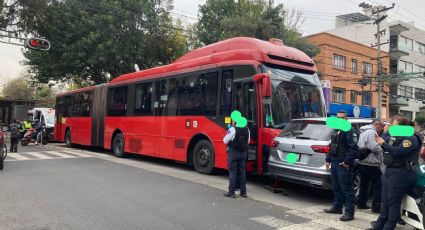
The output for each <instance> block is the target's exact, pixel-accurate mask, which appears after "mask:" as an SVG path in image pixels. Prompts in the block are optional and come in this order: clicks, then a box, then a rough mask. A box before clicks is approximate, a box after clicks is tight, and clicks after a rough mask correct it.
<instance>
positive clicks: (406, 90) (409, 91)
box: [398, 85, 413, 98]
mask: <svg viewBox="0 0 425 230" xmlns="http://www.w3.org/2000/svg"><path fill="white" fill-rule="evenodd" d="M398 89H399V92H400V93H399V95H400V96H402V97H407V98H413V88H412V87H409V86H404V85H399V86H398Z"/></svg>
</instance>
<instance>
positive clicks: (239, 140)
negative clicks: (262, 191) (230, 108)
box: [223, 117, 250, 198]
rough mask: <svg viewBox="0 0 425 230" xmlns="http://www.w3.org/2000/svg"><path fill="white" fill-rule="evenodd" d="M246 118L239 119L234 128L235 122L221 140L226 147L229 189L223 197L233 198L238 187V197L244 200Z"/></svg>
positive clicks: (248, 134) (246, 143) (247, 138)
mask: <svg viewBox="0 0 425 230" xmlns="http://www.w3.org/2000/svg"><path fill="white" fill-rule="evenodd" d="M246 125H247V120H246V118H244V117H242V118H239V119H238V121H237V123H236V127H235V121H233V126H232V127H230V128H229V130H228V131H227V134H226V136H225V137H224V138H223V142H224V144H226V145H227V163H228V170H229V189H228V192H227V193H225V194H224V196H225V197H230V198H235V197H236V196H235V190H236V186H238V185H239V188H240V196H241V197H244V198H246V197H247V194H246V170H245V167H246V157H247V149H248V143H249V138H250V133H249V129H248V127H246Z"/></svg>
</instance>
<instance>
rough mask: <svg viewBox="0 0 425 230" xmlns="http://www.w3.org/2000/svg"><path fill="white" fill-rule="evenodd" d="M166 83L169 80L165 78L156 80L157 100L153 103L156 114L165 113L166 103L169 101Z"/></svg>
mask: <svg viewBox="0 0 425 230" xmlns="http://www.w3.org/2000/svg"><path fill="white" fill-rule="evenodd" d="M166 84H167V82H166V81H165V80H160V81H157V82H155V102H154V105H153V108H154V111H155V116H162V115H164V109H165V105H166V103H167V101H168V95H167V92H166Z"/></svg>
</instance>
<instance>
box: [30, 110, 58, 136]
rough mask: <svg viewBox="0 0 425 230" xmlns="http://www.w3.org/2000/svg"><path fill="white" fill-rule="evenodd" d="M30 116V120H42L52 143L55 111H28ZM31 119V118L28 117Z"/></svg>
mask: <svg viewBox="0 0 425 230" xmlns="http://www.w3.org/2000/svg"><path fill="white" fill-rule="evenodd" d="M28 113H29V114H32V120H33V121H35V120H38V121H40V120H44V122H45V124H46V133H47V135H48V136H49V140H50V141H53V132H54V128H55V109H52V108H34V109H32V110H30V111H28ZM30 117H31V116H30Z"/></svg>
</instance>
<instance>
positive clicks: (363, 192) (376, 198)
mask: <svg viewBox="0 0 425 230" xmlns="http://www.w3.org/2000/svg"><path fill="white" fill-rule="evenodd" d="M359 172H360V192H359V205H360V206H364V205H366V203H367V200H368V192H369V182H372V190H373V193H372V194H373V201H372V207H373V208H376V209H379V208H380V207H381V191H382V183H381V177H382V172H381V168H380V167H379V166H367V165H362V164H359Z"/></svg>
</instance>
